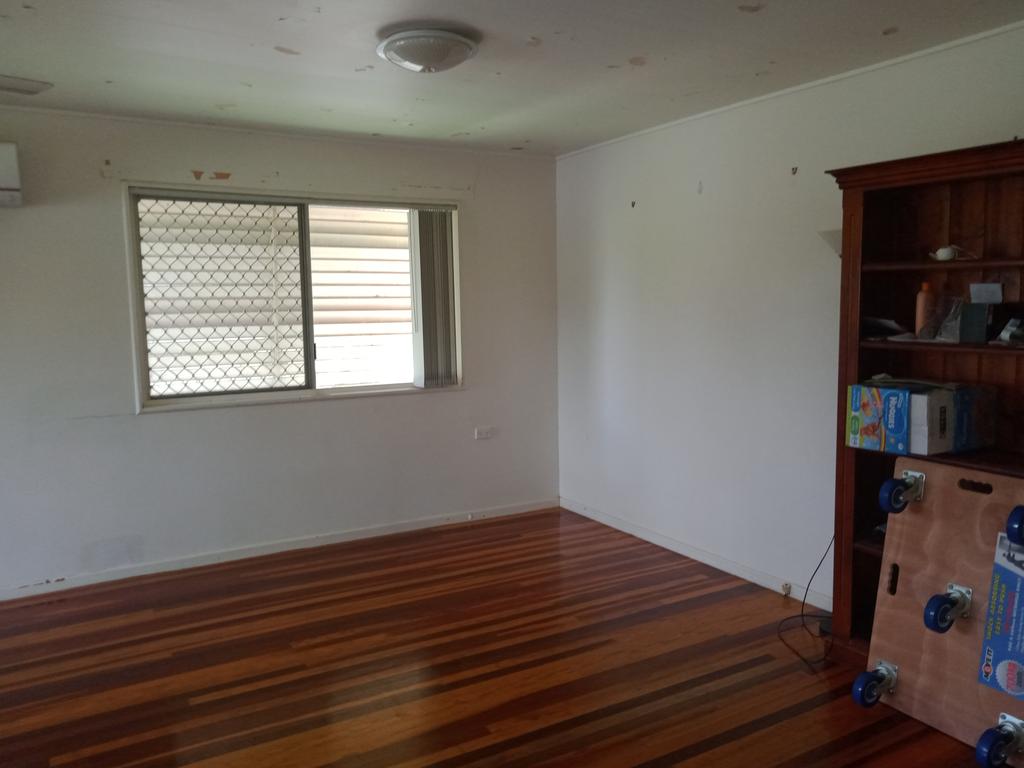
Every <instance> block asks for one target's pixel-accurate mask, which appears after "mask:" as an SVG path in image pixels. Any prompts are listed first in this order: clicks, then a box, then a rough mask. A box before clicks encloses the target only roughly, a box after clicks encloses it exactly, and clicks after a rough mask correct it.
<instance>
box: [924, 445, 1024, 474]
mask: <svg viewBox="0 0 1024 768" xmlns="http://www.w3.org/2000/svg"><path fill="white" fill-rule="evenodd" d="M921 458H923V459H927V460H928V461H934V462H938V463H939V464H949V465H951V466H954V467H963V468H964V469H973V470H976V471H978V472H995V473H997V474H1000V475H1010V476H1011V477H1024V454H1019V453H1010V452H1008V451H999V450H995V449H991V450H984V451H972V452H970V453H940V454H937V455H935V456H922V457H921Z"/></svg>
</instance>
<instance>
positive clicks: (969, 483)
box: [957, 477, 992, 496]
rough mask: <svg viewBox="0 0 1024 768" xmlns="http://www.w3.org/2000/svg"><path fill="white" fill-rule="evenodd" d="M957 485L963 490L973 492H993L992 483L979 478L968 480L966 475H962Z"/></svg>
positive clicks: (988, 493)
mask: <svg viewBox="0 0 1024 768" xmlns="http://www.w3.org/2000/svg"><path fill="white" fill-rule="evenodd" d="M957 487H958V488H960V489H961V490H963V491H970V492H971V493H983V494H985V495H986V496H988V495H990V494H991V493H992V484H991V483H982V482H979V481H977V480H968V479H967V478H966V477H961V478H960V480H959V481H958V482H957Z"/></svg>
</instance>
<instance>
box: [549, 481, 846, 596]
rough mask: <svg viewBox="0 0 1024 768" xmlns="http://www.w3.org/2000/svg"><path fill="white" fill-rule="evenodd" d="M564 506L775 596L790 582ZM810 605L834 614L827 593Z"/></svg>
mask: <svg viewBox="0 0 1024 768" xmlns="http://www.w3.org/2000/svg"><path fill="white" fill-rule="evenodd" d="M562 506H563V507H564V508H565V509H568V510H569V511H570V512H575V513H576V514H578V515H583V516H584V517H589V518H590V519H591V520H595V521H597V522H599V523H603V524H604V525H607V526H609V527H611V528H615V529H617V530H620V531H622V532H623V533H628V534H630V535H631V536H636V537H637V538H638V539H643V540H644V541H649V542H650V543H651V544H657V545H658V546H659V547H664V548H665V549H668V550H671V551H672V552H676V553H678V554H680V555H685V556H686V557H689V558H692V559H694V560H698V561H700V562H702V563H705V564H706V565H710V566H711V567H713V568H717V569H719V570H720V571H725V572H726V573H731V574H732V575H733V576H739V577H740V578H741V579H745V580H746V581H750V582H753V583H754V584H758V585H760V586H762V587H765V588H767V589H770V590H772V591H773V592H779V593H781V592H782V585H783V583H785V582H787V581H788V579H783V578H780V577H778V576H772V575H771V574H770V573H763V572H762V571H758V570H755V569H754V568H748V567H747V566H745V565H742V564H741V563H737V562H733V561H732V560H728V559H726V558H724V557H719V556H718V555H715V554H713V553H711V552H706V551H705V550H703V549H699V548H697V547H692V546H690V545H689V544H685V543H683V542H681V541H679V540H678V539H674V538H672V537H671V536H665V535H664V534H661V533H658V532H657V531H652V530H651V529H650V528H646V527H644V526H642V525H637V524H636V523H631V522H629V521H628V520H623V519H622V518H621V517H616V516H615V515H609V514H608V513H607V512H602V511H601V510H599V509H595V508H594V507H592V506H589V505H587V504H584V503H583V502H581V501H576V500H575V499H569V498H566V497H565V496H563V497H562ZM789 583H790V584H791V585H792V588H793V591H792V596H793V597H795V598H796V599H797V600H800V598H802V597H803V594H804V589H805V588H806V587H807V585H806V584H797V583H796V582H793V581H790V582H789ZM807 603H808V605H813V606H814V607H815V608H821V609H822V610H826V611H831V610H832V596H831V595H826V594H825V593H824V592H816V591H814V590H811V591H810V592H809V593H808V594H807Z"/></svg>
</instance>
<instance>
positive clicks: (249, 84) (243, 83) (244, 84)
mask: <svg viewBox="0 0 1024 768" xmlns="http://www.w3.org/2000/svg"><path fill="white" fill-rule="evenodd" d="M238 84H239V85H243V86H245V87H246V88H252V83H247V82H245V81H244V80H239V81H238Z"/></svg>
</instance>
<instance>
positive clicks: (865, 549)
mask: <svg viewBox="0 0 1024 768" xmlns="http://www.w3.org/2000/svg"><path fill="white" fill-rule="evenodd" d="M884 546H885V540H884V539H882V540H879V539H877V538H874V537H864V538H862V539H854V541H853V548H854V550H855V551H857V552H861V553H863V554H865V555H871V556H872V557H877V558H878V559H879V560H881V559H882V550H883V548H884Z"/></svg>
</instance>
